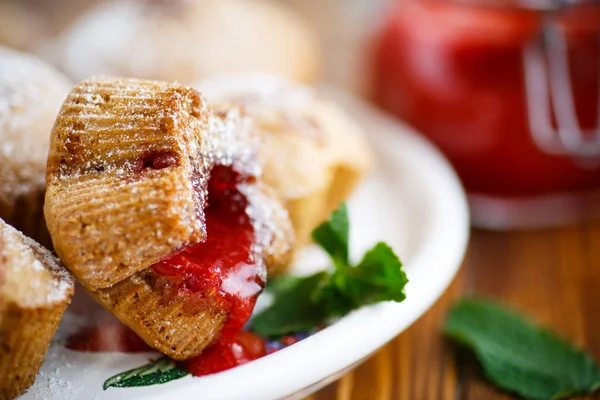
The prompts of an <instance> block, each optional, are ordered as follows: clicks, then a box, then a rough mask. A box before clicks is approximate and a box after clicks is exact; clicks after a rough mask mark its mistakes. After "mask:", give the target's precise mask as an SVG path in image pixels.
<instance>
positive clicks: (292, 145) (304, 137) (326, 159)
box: [197, 75, 373, 244]
mask: <svg viewBox="0 0 600 400" xmlns="http://www.w3.org/2000/svg"><path fill="white" fill-rule="evenodd" d="M197 87H198V88H199V90H201V91H202V92H203V93H204V94H205V95H206V96H207V98H208V100H209V101H210V102H211V103H212V106H213V107H215V108H218V107H225V108H227V107H230V106H231V105H235V106H238V107H242V108H243V109H245V111H246V112H247V113H248V115H249V116H250V117H251V118H253V120H254V123H255V127H256V131H257V135H258V136H259V138H260V140H261V145H260V160H261V166H262V169H263V174H262V176H263V179H264V181H265V183H266V184H268V185H270V186H271V187H272V188H273V189H274V190H275V191H276V192H277V193H278V195H279V196H280V197H281V199H282V200H283V201H284V204H285V206H286V208H287V210H288V212H289V214H290V218H291V220H292V224H293V226H294V231H295V236H296V242H297V243H298V244H307V243H309V242H310V241H311V233H312V230H313V229H314V228H315V227H316V226H317V225H318V224H319V223H320V222H322V221H324V220H325V219H327V217H328V216H329V214H330V213H331V211H333V210H334V209H335V208H337V207H338V206H339V205H340V203H341V202H342V201H344V200H345V199H346V198H347V197H348V196H349V195H350V194H351V192H352V190H353V189H354V188H355V187H356V186H357V184H358V183H359V182H360V181H361V179H362V178H363V177H364V176H365V175H366V174H367V172H368V171H369V170H370V169H371V166H372V164H373V156H372V152H371V149H370V146H369V143H368V141H367V140H366V138H365V136H364V133H363V132H362V129H361V128H360V127H359V126H358V125H357V124H356V123H355V122H354V121H353V120H352V119H351V117H350V116H349V115H348V114H346V112H345V111H344V110H342V109H341V108H340V107H339V106H338V105H337V104H335V103H334V102H333V101H331V100H329V99H327V98H326V97H325V96H324V95H323V94H322V93H320V92H319V91H318V90H317V89H315V88H312V87H309V86H301V85H297V84H295V83H292V82H290V81H287V80H284V79H281V78H277V77H272V76H267V75H238V76H235V75H232V76H229V77H222V78H214V79H209V80H207V81H205V82H201V83H199V84H197Z"/></svg>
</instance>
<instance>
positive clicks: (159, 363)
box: [102, 357, 188, 390]
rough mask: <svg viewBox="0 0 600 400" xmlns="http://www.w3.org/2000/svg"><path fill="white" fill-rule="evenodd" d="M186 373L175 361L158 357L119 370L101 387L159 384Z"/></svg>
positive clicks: (181, 376)
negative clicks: (135, 366)
mask: <svg viewBox="0 0 600 400" xmlns="http://www.w3.org/2000/svg"><path fill="white" fill-rule="evenodd" d="M187 374H188V373H187V372H185V371H184V370H181V369H179V368H177V366H176V365H175V363H174V362H173V361H171V360H170V359H168V358H167V357H162V358H159V359H158V360H156V361H153V362H151V363H149V364H146V365H143V366H141V367H138V368H134V369H130V370H129V371H125V372H121V373H120V374H117V375H115V376H113V377H111V378H108V379H107V380H106V381H105V382H104V385H103V386H102V388H103V389H104V390H106V389H108V388H109V387H137V386H150V385H159V384H162V383H166V382H169V381H172V380H175V379H179V378H183V377H184V376H186V375H187Z"/></svg>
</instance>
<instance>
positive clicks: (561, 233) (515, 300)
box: [308, 224, 600, 400]
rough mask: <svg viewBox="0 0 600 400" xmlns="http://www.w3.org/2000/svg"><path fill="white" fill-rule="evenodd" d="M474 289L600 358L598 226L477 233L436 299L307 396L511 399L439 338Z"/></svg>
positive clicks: (388, 399) (320, 399)
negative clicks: (373, 350) (374, 350)
mask: <svg viewBox="0 0 600 400" xmlns="http://www.w3.org/2000/svg"><path fill="white" fill-rule="evenodd" d="M471 294H478V295H484V296H488V297H492V298H495V299H499V300H501V301H503V302H505V303H507V304H510V305H512V306H514V307H517V308H519V309H520V310H522V311H523V312H526V313H528V314H529V315H531V316H532V317H533V318H534V319H535V320H536V321H538V322H539V323H542V324H545V325H548V326H550V327H552V328H554V329H555V330H556V331H558V332H559V333H560V334H562V335H564V336H565V337H567V338H569V339H570V340H572V341H574V342H575V343H577V344H578V345H580V346H584V347H586V348H587V349H589V350H590V351H591V352H592V353H593V355H594V357H595V358H596V360H599V361H600V315H599V311H600V224H585V225H580V226H573V227H565V228H560V229H552V230H543V231H532V232H511V233H495V232H485V231H477V230H475V231H473V232H472V235H471V241H470V245H469V250H468V252H467V255H466V257H465V260H464V263H463V266H462V268H461V271H460V272H459V274H458V275H457V277H456V278H455V280H454V282H453V283H452V285H451V286H450V287H449V288H448V290H447V291H446V293H445V294H444V295H443V296H442V297H441V298H440V299H439V300H438V301H437V303H435V305H434V306H433V307H432V308H431V309H429V311H428V312H427V313H426V314H424V315H423V316H422V317H421V318H420V319H419V320H418V321H417V322H415V323H414V324H413V325H412V326H411V327H410V328H409V329H408V330H406V331H405V332H403V333H402V334H401V335H400V336H398V337H397V338H396V339H395V340H393V341H392V342H391V343H389V344H388V345H387V346H385V347H384V348H383V349H381V350H380V351H379V352H378V353H376V354H375V355H374V356H373V357H372V358H370V359H369V360H367V361H366V362H365V363H364V364H362V365H360V366H359V367H358V368H356V369H355V370H353V371H351V372H350V373H348V374H347V375H345V376H344V377H342V378H341V379H340V380H339V381H337V382H335V383H333V384H331V385H329V386H327V387H326V388H324V389H322V390H321V391H319V392H317V393H316V394H314V395H312V396H310V397H308V399H310V400H324V399H336V400H392V399H401V400H404V399H411V400H412V399H415V400H430V399H432V400H435V399H443V400H506V399H512V398H513V397H512V396H510V395H508V394H506V393H501V392H499V391H497V390H495V389H494V388H493V387H492V386H491V385H490V384H489V383H487V382H486V381H485V380H484V379H483V378H482V377H481V376H480V375H479V373H478V368H477V364H476V362H475V360H474V359H473V357H472V356H470V355H469V354H467V353H466V352H464V351H462V350H460V349H457V348H456V347H455V346H453V345H452V343H450V342H448V341H447V340H446V339H444V337H443V336H442V333H441V326H442V324H443V321H444V318H445V315H446V312H447V311H448V308H449V307H450V305H451V304H452V303H453V302H454V301H456V299H458V298H460V297H462V296H466V295H471ZM585 398H586V399H596V400H600V395H595V396H590V397H585ZM582 399H583V398H582Z"/></svg>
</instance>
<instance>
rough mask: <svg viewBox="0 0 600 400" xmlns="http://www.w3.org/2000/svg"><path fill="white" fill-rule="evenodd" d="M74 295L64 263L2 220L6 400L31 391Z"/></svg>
mask: <svg viewBox="0 0 600 400" xmlns="http://www.w3.org/2000/svg"><path fill="white" fill-rule="evenodd" d="M72 294H73V280H72V279H71V277H70V276H69V274H68V273H67V271H66V270H65V269H64V267H63V266H62V265H61V264H60V262H59V261H58V259H57V258H56V257H54V256H52V254H50V252H49V251H48V250H46V249H44V248H42V247H41V246H40V245H38V244H37V243H35V242H34V241H33V240H31V239H29V238H28V237H25V236H24V235H23V234H21V233H20V232H18V231H17V230H16V229H14V228H13V227H11V226H10V225H8V224H6V223H5V222H4V221H2V219H0V399H2V400H3V399H14V398H15V397H16V396H19V395H20V394H22V393H23V391H25V389H27V388H28V387H29V386H31V384H32V383H33V381H34V380H35V376H36V374H37V372H38V370H39V369H40V366H41V365H42V362H43V361H44V355H45V354H46V350H47V348H48V345H49V344H50V340H51V339H52V336H53V335H54V332H55V331H56V328H57V327H58V323H59V322H60V320H61V318H62V315H63V313H64V311H65V308H66V307H67V305H68V303H69V301H70V299H71V295H72Z"/></svg>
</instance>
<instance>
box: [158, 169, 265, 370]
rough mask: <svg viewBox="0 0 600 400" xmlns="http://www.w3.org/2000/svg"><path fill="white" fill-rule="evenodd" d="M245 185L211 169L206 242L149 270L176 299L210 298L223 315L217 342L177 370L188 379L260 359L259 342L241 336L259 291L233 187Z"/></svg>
mask: <svg viewBox="0 0 600 400" xmlns="http://www.w3.org/2000/svg"><path fill="white" fill-rule="evenodd" d="M245 182H248V179H246V178H243V177H241V176H240V175H239V174H238V173H236V172H235V171H234V170H233V169H232V168H230V167H224V166H217V167H215V168H214V169H213V171H212V172H211V178H210V180H209V183H208V207H207V208H206V212H205V217H206V231H207V238H206V240H205V241H204V242H202V243H199V244H197V245H195V246H193V247H190V248H188V249H186V250H184V251H182V252H181V253H178V254H177V255H175V256H173V257H170V258H169V259H167V260H164V261H161V262H159V263H157V264H155V265H154V266H153V267H152V268H154V270H155V271H156V272H158V273H159V274H161V275H163V276H166V277H172V278H173V279H174V281H175V282H177V284H178V285H179V292H180V294H184V295H185V294H194V295H200V296H201V297H203V296H205V295H206V296H207V297H208V296H210V297H211V298H216V299H217V301H219V302H220V303H221V304H220V305H221V306H222V307H223V309H225V310H227V312H228V315H227V319H226V321H225V324H224V326H223V330H222V331H221V334H220V336H219V338H218V339H217V341H216V342H215V343H213V344H212V345H211V346H210V347H208V348H207V349H205V350H204V352H203V353H202V354H201V355H200V356H198V357H196V358H194V359H191V360H188V361H186V362H184V363H182V364H183V367H184V368H185V369H186V370H187V371H188V372H190V373H192V374H193V375H197V376H199V375H206V374H211V373H215V372H219V371H223V370H225V369H229V368H232V367H235V366H236V365H240V364H243V363H245V362H248V361H251V360H253V359H255V358H258V357H260V356H262V355H264V354H265V353H266V350H264V344H262V340H261V339H258V338H256V337H254V336H253V335H251V334H250V333H247V332H241V329H242V327H243V326H244V324H245V323H246V322H247V321H248V319H249V318H250V315H251V314H252V311H253V309H254V304H255V302H256V298H257V297H258V294H259V293H260V292H261V290H262V288H263V286H264V282H263V279H264V275H263V272H264V271H263V267H262V265H258V263H259V261H260V260H257V259H256V254H255V253H254V249H253V246H254V242H255V232H254V228H253V225H252V221H251V220H250V218H249V216H248V215H247V212H246V207H247V199H246V197H245V196H244V195H243V194H242V193H241V191H240V190H239V188H238V185H239V184H241V183H245Z"/></svg>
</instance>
